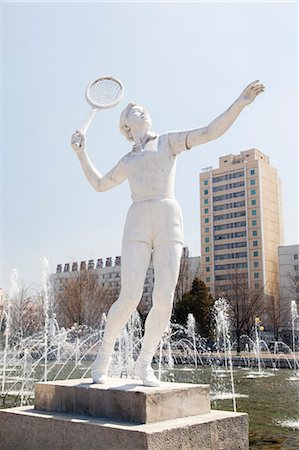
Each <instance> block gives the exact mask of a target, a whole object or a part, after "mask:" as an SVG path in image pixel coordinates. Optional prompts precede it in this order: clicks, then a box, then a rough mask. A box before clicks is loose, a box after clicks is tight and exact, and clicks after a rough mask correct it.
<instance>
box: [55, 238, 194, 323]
mask: <svg viewBox="0 0 299 450" xmlns="http://www.w3.org/2000/svg"><path fill="white" fill-rule="evenodd" d="M80 270H88V271H90V272H91V274H92V275H93V276H94V277H95V279H96V281H97V283H99V284H100V285H101V286H102V287H103V288H105V289H107V292H108V295H109V293H110V295H111V296H113V297H116V296H117V295H118V293H119V291H120V287H121V257H120V256H117V257H116V258H115V260H114V262H113V259H112V258H111V257H108V258H106V260H105V263H104V260H103V259H102V258H99V259H97V260H96V261H94V260H93V259H91V260H89V261H88V262H86V261H81V262H80V264H79V263H78V262H72V263H65V264H64V265H62V264H58V265H57V268H56V273H55V274H52V275H51V281H52V283H53V284H54V286H55V288H56V289H58V290H59V285H61V284H62V282H63V281H65V280H66V279H68V278H69V279H70V278H71V277H72V276H73V275H74V273H76V272H78V271H80ZM198 276H200V257H199V256H195V257H191V256H190V255H189V250H188V248H187V247H184V249H183V253H182V258H181V272H180V276H179V280H178V284H177V288H176V292H175V301H177V300H179V299H180V298H181V296H182V295H183V294H184V293H185V292H188V291H189V290H190V288H191V285H192V282H193V280H194V278H196V277H198ZM154 281H155V274H154V267H153V261H152V259H151V261H150V263H149V267H148V269H147V273H146V277H145V281H144V287H143V294H142V298H141V302H140V304H139V307H138V310H139V311H140V312H141V313H142V314H146V313H147V312H148V311H149V309H150V308H151V304H152V292H153V289H154Z"/></svg>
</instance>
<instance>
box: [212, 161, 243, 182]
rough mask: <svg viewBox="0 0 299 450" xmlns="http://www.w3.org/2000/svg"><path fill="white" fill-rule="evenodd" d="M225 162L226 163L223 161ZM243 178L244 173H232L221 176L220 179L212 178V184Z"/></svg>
mask: <svg viewBox="0 0 299 450" xmlns="http://www.w3.org/2000/svg"><path fill="white" fill-rule="evenodd" d="M224 162H227V161H224ZM243 176H244V172H234V173H228V174H226V175H221V176H220V177H214V178H213V183H218V182H219V181H226V180H231V179H232V178H240V177H243Z"/></svg>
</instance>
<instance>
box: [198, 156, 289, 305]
mask: <svg viewBox="0 0 299 450" xmlns="http://www.w3.org/2000/svg"><path fill="white" fill-rule="evenodd" d="M200 211H201V256H202V259H201V264H202V273H203V280H204V282H205V283H206V284H207V285H208V287H209V288H210V291H211V292H212V293H213V294H214V295H225V293H227V292H228V291H230V290H231V289H232V282H233V280H235V279H236V277H242V278H243V280H245V282H246V284H247V287H248V289H250V290H251V289H252V290H255V289H259V290H260V289H263V291H264V293H265V294H268V295H271V296H274V298H276V299H277V301H278V295H277V294H278V292H279V271H278V246H279V245H281V244H282V225H281V201H280V180H279V178H278V174H277V170H276V169H275V168H274V167H272V166H271V165H270V163H269V157H268V156H266V155H264V154H263V153H262V152H260V151H259V150H257V149H250V150H246V151H243V152H241V153H240V154H239V155H232V154H230V155H226V156H222V157H220V158H219V168H217V169H211V168H207V169H203V172H202V173H201V174H200Z"/></svg>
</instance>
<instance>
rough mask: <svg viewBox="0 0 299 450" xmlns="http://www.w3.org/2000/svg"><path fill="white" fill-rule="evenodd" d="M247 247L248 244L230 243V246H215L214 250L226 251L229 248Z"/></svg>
mask: <svg viewBox="0 0 299 450" xmlns="http://www.w3.org/2000/svg"><path fill="white" fill-rule="evenodd" d="M241 247H247V242H245V241H244V242H230V243H229V244H219V245H215V246H214V250H226V249H229V248H241Z"/></svg>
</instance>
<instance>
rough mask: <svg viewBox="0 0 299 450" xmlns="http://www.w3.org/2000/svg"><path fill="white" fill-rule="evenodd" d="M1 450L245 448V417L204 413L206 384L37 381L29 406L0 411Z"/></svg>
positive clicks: (207, 406)
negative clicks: (158, 384)
mask: <svg viewBox="0 0 299 450" xmlns="http://www.w3.org/2000/svg"><path fill="white" fill-rule="evenodd" d="M0 443H1V449H3V450H69V449H72V450H85V449H86V450H143V449H144V450H208V449H213V450H216V449H217V450H218V449H219V450H220V449H223V450H237V449H248V420H247V414H243V413H231V412H225V411H211V410H210V397H209V386H208V385H196V384H185V383H162V384H161V386H160V387H158V388H149V387H145V386H142V385H141V384H140V383H139V382H138V381H137V380H129V379H121V380H120V379H110V380H109V382H108V383H107V384H105V385H94V384H91V380H89V379H84V380H67V381H55V382H47V383H37V384H36V391H35V408H33V407H31V406H25V407H19V408H10V409H6V410H0Z"/></svg>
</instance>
